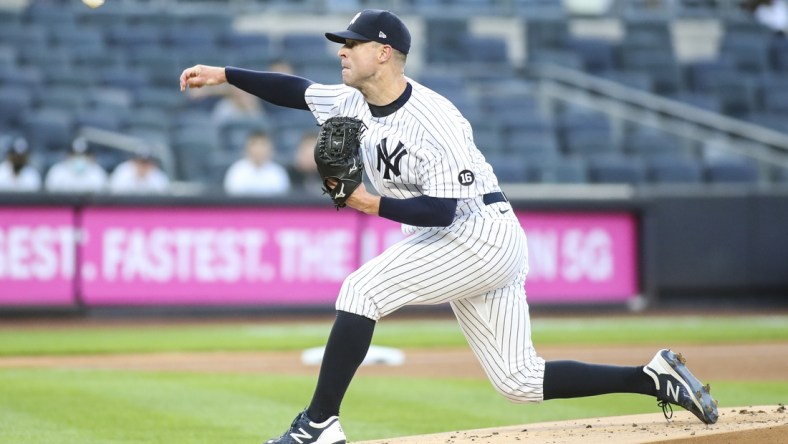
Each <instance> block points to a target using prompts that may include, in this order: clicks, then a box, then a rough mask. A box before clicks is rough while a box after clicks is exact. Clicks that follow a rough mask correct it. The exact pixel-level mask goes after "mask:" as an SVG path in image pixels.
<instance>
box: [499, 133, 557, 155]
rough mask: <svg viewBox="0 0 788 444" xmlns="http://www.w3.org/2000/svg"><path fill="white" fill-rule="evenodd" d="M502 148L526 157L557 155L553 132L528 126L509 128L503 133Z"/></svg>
mask: <svg viewBox="0 0 788 444" xmlns="http://www.w3.org/2000/svg"><path fill="white" fill-rule="evenodd" d="M503 150H504V151H505V152H511V153H518V154H519V155H520V156H521V157H523V158H527V159H531V158H534V157H538V158H542V159H550V158H554V157H558V156H559V148H558V141H557V140H556V137H555V133H553V132H552V131H541V130H533V129H530V128H509V129H508V130H507V131H506V132H505V133H504V138H503Z"/></svg>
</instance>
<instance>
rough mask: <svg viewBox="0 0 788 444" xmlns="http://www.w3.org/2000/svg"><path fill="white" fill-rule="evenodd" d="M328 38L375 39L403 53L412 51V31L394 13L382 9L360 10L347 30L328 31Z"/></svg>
mask: <svg viewBox="0 0 788 444" xmlns="http://www.w3.org/2000/svg"><path fill="white" fill-rule="evenodd" d="M326 38H327V39H329V40H331V41H332V42H336V43H342V44H344V43H345V39H353V40H359V41H362V42H369V41H375V42H378V43H383V44H384V45H390V46H391V47H392V48H394V49H396V50H397V51H399V52H401V53H403V54H407V53H408V51H410V32H409V31H408V28H407V27H406V26H405V23H403V22H402V20H400V18H399V17H397V16H396V15H394V14H393V13H391V12H389V11H384V10H381V9H365V10H363V11H361V12H359V13H358V14H356V16H355V17H353V20H351V21H350V24H349V25H348V27H347V30H345V31H339V32H327V33H326Z"/></svg>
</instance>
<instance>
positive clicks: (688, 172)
mask: <svg viewBox="0 0 788 444" xmlns="http://www.w3.org/2000/svg"><path fill="white" fill-rule="evenodd" d="M646 165H647V169H648V180H649V181H650V182H653V183H676V184H678V183H702V182H703V168H702V167H701V164H700V163H699V162H698V161H696V160H694V159H690V158H686V157H679V156H657V157H651V158H649V159H646Z"/></svg>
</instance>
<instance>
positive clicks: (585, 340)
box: [0, 315, 788, 356]
mask: <svg viewBox="0 0 788 444" xmlns="http://www.w3.org/2000/svg"><path fill="white" fill-rule="evenodd" d="M330 329H331V320H325V321H310V322H305V323H302V324H285V323H282V322H271V321H268V322H266V321H264V320H263V321H260V322H258V323H251V322H244V323H220V324H203V325H199V324H194V323H192V324H184V325H177V324H176V325H161V324H150V325H146V324H144V323H143V324H140V325H133V326H129V325H128V324H124V323H122V322H119V323H118V325H117V326H115V325H106V324H104V325H101V326H86V327H84V326H83V327H79V326H69V327H65V328H64V327H62V326H57V327H53V328H47V327H46V326H41V327H37V328H29V327H2V323H1V321H0V355H6V356H10V355H14V356H19V355H70V354H99V353H148V352H166V351H262V350H301V349H304V348H307V347H314V346H319V345H323V344H324V343H325V340H326V337H327V336H328V332H329V331H330ZM532 332H533V340H534V343H535V344H537V345H555V344H620V345H624V344H634V345H643V344H649V345H651V344H655V345H660V344H666V343H670V344H713V343H745V342H758V341H786V340H788V316H776V315H775V316H740V317H733V316H725V317H712V316H670V317H646V316H627V317H601V318H593V317H592V318H544V319H539V318H537V319H533V320H532ZM374 341H375V344H377V345H383V346H390V347H402V348H429V347H439V348H445V347H466V346H467V344H466V342H465V338H464V337H463V336H462V333H461V332H460V329H459V326H458V325H457V322H456V321H455V320H454V319H437V320H413V321H410V320H402V321H400V320H397V321H389V320H383V321H381V322H380V323H379V325H378V326H377V327H376V330H375V338H374Z"/></svg>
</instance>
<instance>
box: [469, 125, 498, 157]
mask: <svg viewBox="0 0 788 444" xmlns="http://www.w3.org/2000/svg"><path fill="white" fill-rule="evenodd" d="M472 126H473V142H474V143H475V144H476V147H477V148H479V150H480V151H481V152H482V153H485V155H486V154H487V153H500V152H501V151H503V137H502V135H501V129H500V127H499V126H498V125H496V124H495V123H494V122H488V121H485V122H477V123H473V125H472Z"/></svg>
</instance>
